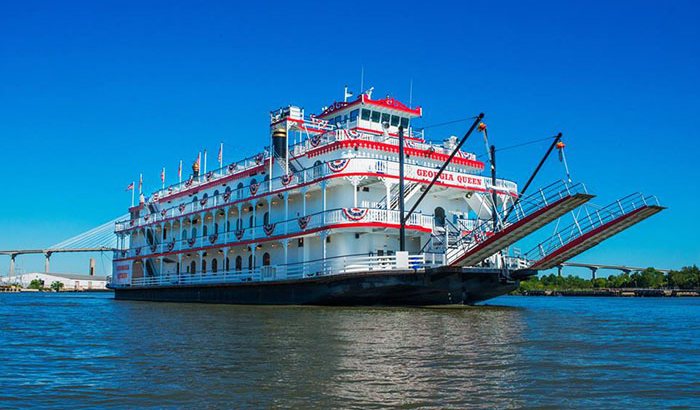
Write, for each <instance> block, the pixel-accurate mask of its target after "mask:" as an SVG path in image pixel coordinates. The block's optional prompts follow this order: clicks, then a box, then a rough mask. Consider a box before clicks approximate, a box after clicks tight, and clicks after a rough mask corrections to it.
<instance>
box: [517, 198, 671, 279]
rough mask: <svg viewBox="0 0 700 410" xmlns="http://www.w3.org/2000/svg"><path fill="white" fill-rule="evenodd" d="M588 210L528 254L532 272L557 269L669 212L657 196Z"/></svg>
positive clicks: (631, 199) (526, 255)
mask: <svg viewBox="0 0 700 410" xmlns="http://www.w3.org/2000/svg"><path fill="white" fill-rule="evenodd" d="M588 208H589V207H586V209H584V211H585V215H584V216H581V215H580V214H579V216H578V217H576V216H574V223H573V224H571V225H569V226H567V227H565V228H562V229H558V232H556V233H555V234H554V235H552V236H551V237H550V238H548V239H546V240H545V241H543V242H541V243H540V244H538V245H537V246H535V247H534V248H533V249H531V250H530V251H528V252H526V253H525V259H527V260H529V261H531V264H530V269H537V270H545V269H551V268H554V267H556V266H558V265H560V264H561V263H563V262H565V261H567V260H569V259H571V258H573V257H574V256H576V255H578V254H580V253H583V252H585V251H587V250H588V249H591V248H592V247H594V246H596V245H598V244H599V243H600V242H602V241H604V240H606V239H608V238H610V237H612V236H613V235H616V234H617V233H619V232H622V231H624V230H625V229H627V228H629V227H631V226H632V225H636V224H637V223H639V222H641V221H643V220H645V219H647V218H649V217H650V216H652V215H654V214H657V213H659V212H661V211H662V210H664V209H665V208H664V207H662V206H661V205H659V201H658V200H657V199H656V197H654V196H646V197H645V196H644V195H642V194H640V193H636V194H632V195H629V196H626V197H624V198H622V199H619V200H617V201H615V202H613V203H611V204H610V205H607V206H605V207H604V208H601V209H595V210H592V211H591V210H590V209H588Z"/></svg>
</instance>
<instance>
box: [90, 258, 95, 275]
mask: <svg viewBox="0 0 700 410" xmlns="http://www.w3.org/2000/svg"><path fill="white" fill-rule="evenodd" d="M89 272H90V276H95V258H90V271H89Z"/></svg>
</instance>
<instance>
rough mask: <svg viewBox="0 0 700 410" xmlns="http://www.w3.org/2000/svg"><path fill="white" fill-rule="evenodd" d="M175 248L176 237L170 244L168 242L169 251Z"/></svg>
mask: <svg viewBox="0 0 700 410" xmlns="http://www.w3.org/2000/svg"><path fill="white" fill-rule="evenodd" d="M173 249H175V239H173V240H172V241H171V242H170V243H169V244H168V250H167V251H168V252H170V251H172V250H173Z"/></svg>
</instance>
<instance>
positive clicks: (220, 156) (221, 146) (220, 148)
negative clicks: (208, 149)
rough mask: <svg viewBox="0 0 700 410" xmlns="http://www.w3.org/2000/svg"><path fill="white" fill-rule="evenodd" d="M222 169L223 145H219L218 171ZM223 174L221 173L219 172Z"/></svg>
mask: <svg viewBox="0 0 700 410" xmlns="http://www.w3.org/2000/svg"><path fill="white" fill-rule="evenodd" d="M223 167H224V143H223V142H222V143H220V144H219V169H220V170H221V169H222V168H223ZM221 172H223V171H221Z"/></svg>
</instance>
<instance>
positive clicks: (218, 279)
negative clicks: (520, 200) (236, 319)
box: [110, 254, 430, 287]
mask: <svg viewBox="0 0 700 410" xmlns="http://www.w3.org/2000/svg"><path fill="white" fill-rule="evenodd" d="M429 264H430V263H428V264H426V258H425V255H423V254H420V255H409V256H408V267H406V266H400V264H399V263H397V257H396V255H387V256H377V255H348V256H338V257H332V258H327V259H319V260H313V261H308V262H299V263H291V264H287V265H271V266H260V267H256V268H254V269H241V270H229V271H223V272H204V273H203V272H195V273H169V274H164V275H161V276H147V277H140V278H132V279H131V283H130V284H128V283H110V285H111V286H113V287H128V286H153V287H155V286H176V285H192V284H224V283H242V282H265V281H273V280H299V279H305V278H313V277H321V276H331V275H341V274H348V273H358V272H377V271H398V270H401V271H414V272H417V271H420V270H423V269H425V267H426V266H427V265H429ZM110 279H111V278H110Z"/></svg>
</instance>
